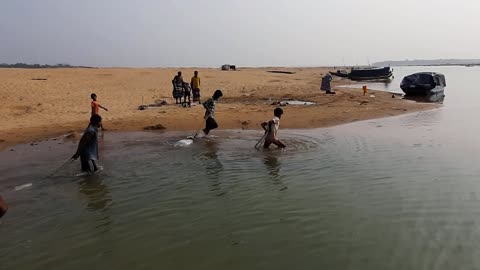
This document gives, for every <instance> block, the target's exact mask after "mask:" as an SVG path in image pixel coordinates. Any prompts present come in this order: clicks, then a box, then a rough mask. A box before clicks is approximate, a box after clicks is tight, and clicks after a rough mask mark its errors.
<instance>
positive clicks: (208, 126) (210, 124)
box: [203, 117, 218, 134]
mask: <svg viewBox="0 0 480 270" xmlns="http://www.w3.org/2000/svg"><path fill="white" fill-rule="evenodd" d="M216 128H218V124H217V121H215V119H214V118H212V117H208V118H207V120H206V121H205V129H204V130H203V131H204V132H205V134H208V133H209V132H210V130H212V129H216Z"/></svg>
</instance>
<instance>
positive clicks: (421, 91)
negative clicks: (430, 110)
mask: <svg viewBox="0 0 480 270" xmlns="http://www.w3.org/2000/svg"><path fill="white" fill-rule="evenodd" d="M445 86H447V84H446V82H445V76H444V75H443V74H440V73H436V72H419V73H414V74H411V75H408V76H405V77H404V78H403V80H402V82H401V83H400V88H401V89H402V91H403V92H404V93H405V95H407V96H426V95H431V94H438V93H441V92H443V91H444V89H445Z"/></svg>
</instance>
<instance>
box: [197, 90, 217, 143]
mask: <svg viewBox="0 0 480 270" xmlns="http://www.w3.org/2000/svg"><path fill="white" fill-rule="evenodd" d="M221 97H223V93H222V90H215V92H214V93H213V96H212V97H211V98H209V99H207V101H205V102H204V103H203V107H204V108H205V116H204V117H203V118H204V119H205V128H204V129H203V130H202V131H203V134H205V135H208V133H209V132H210V131H211V130H212V129H216V128H217V127H218V124H217V121H215V102H217V101H218V99H220V98H221ZM199 136H202V135H201V134H198V133H197V134H195V137H199Z"/></svg>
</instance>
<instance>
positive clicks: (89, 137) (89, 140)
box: [72, 114, 102, 172]
mask: <svg viewBox="0 0 480 270" xmlns="http://www.w3.org/2000/svg"><path fill="white" fill-rule="evenodd" d="M101 125H102V117H100V115H98V114H95V115H92V117H90V125H89V126H88V127H87V129H86V130H85V132H84V133H83V136H82V138H81V139H80V142H79V143H78V148H77V152H76V153H75V154H74V155H73V156H72V159H78V158H79V157H80V162H81V164H82V172H92V168H90V162H91V163H92V165H93V172H96V171H98V166H97V164H96V162H95V161H97V160H98V128H99V127H100V126H101Z"/></svg>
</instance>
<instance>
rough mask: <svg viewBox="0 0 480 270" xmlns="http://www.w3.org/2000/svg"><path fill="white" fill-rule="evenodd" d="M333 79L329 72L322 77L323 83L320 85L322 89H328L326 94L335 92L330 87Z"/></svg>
mask: <svg viewBox="0 0 480 270" xmlns="http://www.w3.org/2000/svg"><path fill="white" fill-rule="evenodd" d="M331 81H332V75H330V73H327V75H325V77H323V78H322V84H321V85H320V90H323V91H326V93H325V94H335V92H332V88H331V87H330V82H331Z"/></svg>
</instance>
